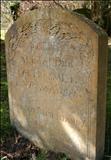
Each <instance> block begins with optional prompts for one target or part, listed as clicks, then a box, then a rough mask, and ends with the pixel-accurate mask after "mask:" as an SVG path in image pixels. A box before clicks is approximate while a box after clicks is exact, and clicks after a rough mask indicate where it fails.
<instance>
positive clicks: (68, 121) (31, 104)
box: [6, 6, 107, 160]
mask: <svg viewBox="0 0 111 160" xmlns="http://www.w3.org/2000/svg"><path fill="white" fill-rule="evenodd" d="M6 60H7V75H8V84H9V103H10V117H11V122H12V124H13V125H14V126H15V127H16V128H17V129H18V131H20V132H21V133H22V134H23V135H24V136H26V137H27V138H29V139H30V140H31V141H32V142H34V143H35V144H36V145H37V146H38V147H40V148H44V149H48V150H52V151H55V152H64V153H66V154H67V155H69V157H71V159H72V160H100V159H102V157H103V154H104V139H105V111H106V108H105V106H106V100H105V99H106V72H107V71H106V69H107V35H106V34H105V33H104V31H102V30H101V29H100V28H98V27H97V26H96V25H95V24H93V23H92V22H90V21H89V20H87V19H86V18H83V17H81V16H80V15H78V14H76V13H72V12H70V11H67V10H65V9H62V8H61V7H59V6H55V7H45V8H39V9H35V10H33V11H29V12H26V13H25V14H24V15H22V16H21V18H19V19H18V20H17V21H16V22H15V23H14V24H13V25H12V26H11V28H10V29H9V31H8V32H7V34H6Z"/></svg>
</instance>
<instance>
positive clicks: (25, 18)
mask: <svg viewBox="0 0 111 160" xmlns="http://www.w3.org/2000/svg"><path fill="white" fill-rule="evenodd" d="M40 19H41V20H42V19H47V20H49V23H54V22H58V21H66V22H67V21H72V23H75V24H77V23H78V27H80V28H81V27H82V28H83V27H84V30H86V31H88V29H89V30H90V31H91V30H92V31H93V32H94V33H96V34H97V35H98V36H107V33H106V32H105V31H104V30H103V29H102V28H100V27H99V26H98V25H96V24H95V23H94V22H92V21H91V20H89V19H88V18H86V17H84V16H82V15H80V14H78V13H75V12H73V11H71V10H67V9H65V8H62V7H61V6H59V5H57V4H56V3H53V2H52V1H51V2H49V3H46V5H43V6H41V7H38V8H37V9H34V10H30V11H27V12H25V13H24V14H23V15H22V16H21V17H19V18H18V19H17V21H15V22H14V24H13V25H12V26H11V27H10V29H9V30H8V32H7V34H8V33H10V31H11V30H13V31H15V30H16V31H17V30H18V31H19V30H20V29H21V28H22V26H23V25H24V24H26V23H27V24H30V23H32V21H33V24H34V21H37V20H40ZM18 31H17V32H18ZM7 34H6V37H7Z"/></svg>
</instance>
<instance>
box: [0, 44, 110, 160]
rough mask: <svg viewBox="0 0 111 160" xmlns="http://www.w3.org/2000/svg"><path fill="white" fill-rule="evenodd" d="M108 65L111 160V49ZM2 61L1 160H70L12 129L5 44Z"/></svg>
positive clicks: (107, 143)
mask: <svg viewBox="0 0 111 160" xmlns="http://www.w3.org/2000/svg"><path fill="white" fill-rule="evenodd" d="M109 53H110V58H109V65H108V84H107V86H108V91H107V123H106V144H105V159H104V160H110V159H111V49H110V50H109ZM0 61H1V82H0V86H1V94H0V98H1V108H0V113H1V131H0V135H1V160H68V158H66V156H65V155H64V154H55V153H53V152H46V151H42V150H40V149H38V148H37V147H36V146H34V145H33V144H32V143H31V142H29V141H28V140H27V139H25V138H23V137H22V136H21V135H19V133H17V132H16V131H15V129H14V128H12V126H11V124H10V119H9V108H8V106H9V105H8V87H7V77H6V62H5V54H4V44H3V42H2V50H1V53H0Z"/></svg>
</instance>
